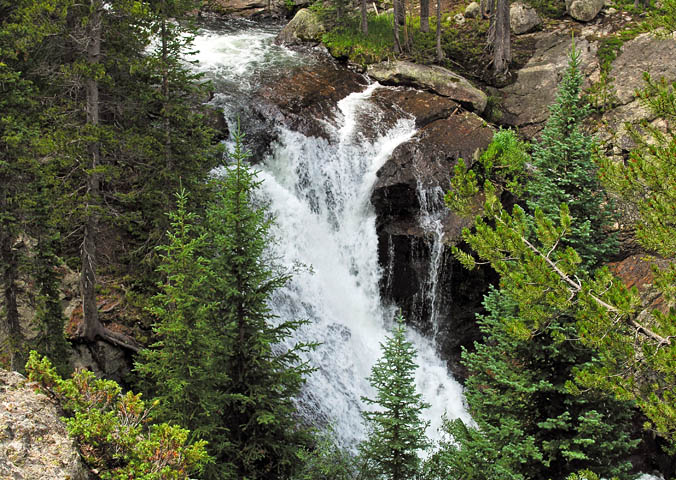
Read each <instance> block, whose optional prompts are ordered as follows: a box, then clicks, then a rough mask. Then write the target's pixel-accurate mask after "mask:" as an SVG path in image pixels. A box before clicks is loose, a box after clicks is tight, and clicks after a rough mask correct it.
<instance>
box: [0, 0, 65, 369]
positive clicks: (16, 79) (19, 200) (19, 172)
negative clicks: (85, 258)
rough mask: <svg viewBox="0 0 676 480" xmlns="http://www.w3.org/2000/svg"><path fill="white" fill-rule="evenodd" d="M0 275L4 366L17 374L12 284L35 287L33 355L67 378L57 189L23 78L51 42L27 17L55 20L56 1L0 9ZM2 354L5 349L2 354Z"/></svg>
mask: <svg viewBox="0 0 676 480" xmlns="http://www.w3.org/2000/svg"><path fill="white" fill-rule="evenodd" d="M0 11H1V12H2V14H3V15H2V18H1V19H0V58H2V61H0V85H1V86H0V112H2V113H1V117H0V256H1V257H0V265H2V268H0V271H1V272H2V279H1V280H0V282H1V283H2V286H3V293H4V295H3V298H2V300H1V301H0V303H2V304H3V310H2V317H3V322H2V327H3V328H2V330H3V331H4V332H3V333H5V334H6V335H5V339H6V340H7V342H8V349H7V350H6V351H7V352H8V353H9V364H10V366H11V367H12V368H15V369H18V370H22V369H23V363H24V361H25V358H26V357H25V353H26V352H27V349H28V345H27V339H26V338H25V335H24V332H23V330H22V326H21V325H20V323H21V322H20V320H23V321H30V320H31V319H27V318H23V319H20V315H19V310H18V302H19V297H20V296H24V298H25V296H27V295H29V292H27V291H25V290H22V289H20V288H19V283H20V282H19V281H20V280H21V283H24V284H28V285H35V287H36V288H35V292H34V293H33V294H32V295H33V298H34V301H35V303H36V304H37V322H36V323H37V325H33V326H35V327H37V328H31V330H33V331H35V330H37V336H34V335H30V337H31V338H30V342H31V343H32V347H33V348H38V349H39V350H40V351H41V352H42V353H46V354H50V355H51V356H53V358H54V360H55V363H56V365H57V367H58V368H59V370H60V371H61V372H63V373H66V372H67V371H68V358H67V356H68V355H67V342H66V340H65V338H64V331H63V330H64V318H63V314H62V312H61V302H60V298H59V295H60V292H59V290H58V280H59V275H58V273H57V271H56V266H57V264H58V262H59V260H58V258H57V256H56V249H57V245H58V241H57V240H58V229H57V228H56V223H57V219H56V218H55V215H54V212H53V211H52V208H51V206H52V205H53V204H54V202H55V195H54V193H55V189H54V185H55V184H56V183H57V181H56V179H55V175H54V171H53V170H52V169H51V168H50V162H49V161H47V160H46V158H45V157H47V154H46V152H48V149H47V148H46V146H47V145H46V144H45V142H44V140H43V138H42V135H41V131H42V129H43V128H44V119H43V118H42V113H41V111H42V105H40V103H39V101H38V99H39V98H40V96H41V92H40V87H39V85H36V84H35V82H33V81H32V80H31V79H30V78H29V76H28V75H26V71H29V70H30V69H31V65H32V64H33V62H34V61H35V60H34V57H35V56H37V55H33V53H34V52H35V51H36V50H38V47H39V46H40V45H41V44H42V43H43V42H44V41H45V39H46V38H48V37H49V36H51V35H52V34H53V33H54V32H55V31H56V28H55V26H54V25H47V24H38V25H35V24H33V23H32V22H31V21H30V18H26V17H27V15H26V13H27V12H29V13H30V12H41V13H42V14H43V15H49V16H51V17H53V18H55V19H59V18H61V17H62V14H63V10H62V9H61V5H60V3H59V2H53V3H45V2H38V3H35V2H32V3H29V2H24V1H20V2H5V1H2V2H0ZM3 350H5V349H4V348H3Z"/></svg>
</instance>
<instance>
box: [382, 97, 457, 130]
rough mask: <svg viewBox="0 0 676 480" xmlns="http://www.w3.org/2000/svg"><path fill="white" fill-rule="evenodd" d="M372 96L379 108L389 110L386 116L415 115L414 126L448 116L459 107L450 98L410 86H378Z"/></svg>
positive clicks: (420, 125)
mask: <svg viewBox="0 0 676 480" xmlns="http://www.w3.org/2000/svg"><path fill="white" fill-rule="evenodd" d="M372 98H373V101H374V102H375V103H376V104H377V105H378V106H380V108H381V109H383V110H384V111H386V112H391V114H390V115H388V118H391V119H396V118H397V116H400V115H401V113H402V112H403V113H405V114H406V115H411V116H413V117H415V126H416V128H422V127H425V126H427V125H429V124H430V123H432V122H434V121H436V120H441V119H443V118H448V117H450V116H451V115H452V114H453V113H454V112H457V111H458V110H460V108H461V107H460V104H458V103H457V102H455V101H453V100H451V99H450V98H447V97H440V96H439V95H435V94H433V93H430V92H426V91H423V90H414V89H412V88H379V89H377V90H376V91H375V92H374V93H373V96H372Z"/></svg>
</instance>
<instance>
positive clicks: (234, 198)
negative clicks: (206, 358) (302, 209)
mask: <svg viewBox="0 0 676 480" xmlns="http://www.w3.org/2000/svg"><path fill="white" fill-rule="evenodd" d="M243 137H244V136H243V134H241V133H240V132H239V131H237V132H235V133H234V140H235V147H234V150H233V151H232V152H231V154H230V158H231V160H232V162H231V163H230V164H229V165H227V166H226V170H225V173H224V175H223V177H222V178H221V179H220V180H218V181H217V182H215V187H216V193H215V198H214V201H213V202H212V203H210V204H209V206H208V207H207V214H206V219H205V226H206V229H207V233H208V235H210V237H211V239H212V240H211V243H210V245H209V247H210V248H209V249H208V250H207V255H208V258H210V259H212V268H213V271H214V273H215V274H216V279H215V282H214V284H213V288H214V292H215V293H216V294H217V296H218V301H219V306H218V312H217V316H218V319H219V322H221V323H222V325H223V327H221V328H228V329H229V330H230V331H231V332H232V338H231V340H230V344H229V348H228V352H227V356H226V357H225V358H223V359H222V362H223V368H224V369H225V371H227V372H228V373H229V375H230V378H231V380H230V383H229V385H228V387H227V388H226V389H225V390H224V391H225V393H226V400H225V402H224V404H223V409H224V412H225V415H224V425H223V426H224V427H225V428H227V429H228V430H229V432H230V443H229V445H228V446H227V449H226V451H225V454H224V456H223V458H221V460H222V461H225V460H227V461H229V462H232V464H233V466H234V469H235V472H236V478H238V479H244V478H246V479H250V480H254V479H266V480H274V479H281V478H288V477H289V476H290V475H291V474H293V472H294V471H295V470H296V469H297V468H298V454H299V452H300V451H301V450H302V449H303V448H305V447H306V446H308V445H310V444H311V442H312V436H311V434H310V431H309V430H308V429H307V428H306V427H304V426H303V425H302V424H301V422H300V421H299V419H298V418H296V407H295V405H294V402H293V399H294V397H296V395H298V393H299V392H300V388H301V387H302V385H303V383H304V381H305V375H306V374H307V373H309V372H310V371H311V369H310V367H309V366H308V365H307V364H305V363H303V362H301V360H300V358H299V353H300V352H301V351H302V350H305V349H308V348H312V345H307V344H296V345H295V346H293V347H291V348H286V347H283V346H282V345H283V344H284V341H285V340H287V339H288V337H289V336H290V335H291V334H292V332H293V331H294V330H295V329H297V328H298V327H299V326H301V325H302V324H303V323H304V322H303V321H296V320H289V321H281V322H279V321H277V320H276V319H275V318H273V315H272V314H271V312H270V308H269V306H268V301H269V299H270V296H271V295H272V293H273V292H274V291H275V290H276V289H278V288H280V287H281V286H283V285H284V284H285V283H286V282H287V281H288V278H289V277H288V275H287V274H286V273H284V272H282V271H280V268H279V267H278V266H277V265H275V264H274V263H273V262H272V261H271V260H270V259H269V257H268V253H267V248H268V244H269V243H270V242H271V241H272V240H271V237H270V227H271V225H272V219H271V218H270V216H269V213H268V210H267V208H266V207H265V205H262V206H260V205H257V204H256V201H255V198H254V194H255V192H256V190H257V189H258V187H259V185H260V181H259V180H258V179H257V173H256V172H255V171H253V170H252V169H251V168H250V167H249V166H248V165H247V164H246V160H247V158H248V157H249V155H250V154H249V152H247V151H245V150H243V147H242V140H243Z"/></svg>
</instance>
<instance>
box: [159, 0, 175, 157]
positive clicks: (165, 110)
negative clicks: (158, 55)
mask: <svg viewBox="0 0 676 480" xmlns="http://www.w3.org/2000/svg"><path fill="white" fill-rule="evenodd" d="M168 16H169V15H168V13H167V0H162V25H161V29H160V37H161V39H162V116H163V121H164V162H165V165H166V168H167V169H168V170H172V169H173V165H172V163H173V162H172V158H171V125H170V116H169V108H170V107H169V68H168V66H167V65H168V63H169V46H168V43H169V38H168V37H169V32H168V31H167V18H168Z"/></svg>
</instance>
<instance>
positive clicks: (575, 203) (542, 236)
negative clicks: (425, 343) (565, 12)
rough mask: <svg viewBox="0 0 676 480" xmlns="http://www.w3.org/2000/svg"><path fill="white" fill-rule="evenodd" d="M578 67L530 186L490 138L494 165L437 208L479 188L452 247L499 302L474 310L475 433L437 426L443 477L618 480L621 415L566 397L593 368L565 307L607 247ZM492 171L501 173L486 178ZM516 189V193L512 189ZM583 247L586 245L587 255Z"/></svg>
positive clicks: (596, 400) (585, 398) (620, 406)
mask: <svg viewBox="0 0 676 480" xmlns="http://www.w3.org/2000/svg"><path fill="white" fill-rule="evenodd" d="M578 67H579V59H578V55H577V53H576V52H575V51H573V52H572V53H571V61H570V64H569V68H568V71H567V73H566V76H565V77H564V80H563V82H562V85H561V87H560V90H559V95H558V96H557V101H556V103H555V104H554V106H553V107H552V109H551V110H552V115H551V117H550V120H549V121H548V123H547V127H546V128H545V131H544V133H543V135H542V139H541V141H540V143H539V144H537V145H535V146H534V153H533V164H534V167H535V173H534V174H533V175H532V176H530V177H529V176H528V175H526V174H519V172H518V171H516V170H514V168H513V167H519V165H523V166H525V162H523V158H522V157H523V149H522V148H520V147H519V146H518V145H517V144H514V143H513V142H507V141H506V140H508V139H509V138H502V137H500V139H499V140H500V141H499V142H497V143H496V144H495V148H493V150H494V151H495V153H496V154H497V157H496V158H493V156H492V155H490V156H488V158H484V157H482V162H479V164H478V167H483V170H482V169H481V168H479V170H478V173H477V172H474V171H470V170H467V169H466V168H465V167H464V166H463V165H461V166H460V167H459V168H457V169H456V173H457V174H459V175H460V178H458V179H454V182H453V184H454V185H455V186H456V187H457V192H456V193H455V194H449V196H448V202H449V204H450V205H452V206H456V207H457V206H458V205H459V206H461V207H462V206H465V205H466V202H464V201H463V198H462V197H463V196H468V195H473V194H474V193H476V191H477V188H478V185H479V182H480V181H482V180H483V181H484V192H485V195H486V202H485V204H484V212H483V213H484V216H485V217H484V218H478V219H477V221H476V223H475V230H474V231H469V230H466V231H465V232H464V234H463V237H464V239H465V240H466V241H467V243H468V244H469V245H470V246H471V248H472V249H473V250H474V251H475V252H476V253H477V255H478V256H479V257H480V258H481V259H487V260H489V262H490V264H491V266H493V268H495V270H496V271H497V272H498V273H499V274H500V290H494V291H493V292H492V293H491V294H490V295H488V296H487V297H486V298H485V304H484V305H485V308H486V311H487V314H486V316H485V317H481V319H480V325H481V330H482V332H483V334H484V342H483V343H481V344H476V345H475V348H476V351H475V352H474V353H468V352H465V353H464V354H463V361H464V362H465V365H466V366H467V368H468V369H469V371H470V373H471V375H470V379H469V380H468V382H467V392H466V393H467V399H468V405H469V408H470V412H471V413H472V415H473V418H474V419H475V421H476V423H477V425H478V429H477V430H473V429H468V428H466V427H465V426H464V425H462V424H461V423H460V422H459V421H455V422H450V423H448V424H447V429H448V432H449V433H450V434H451V436H452V437H453V439H454V441H455V442H458V444H459V446H456V444H454V443H453V442H450V443H448V444H447V445H445V449H444V451H442V453H440V457H439V458H440V464H441V465H443V464H444V462H445V463H446V464H447V465H448V468H447V470H448V471H450V472H451V473H452V474H454V475H460V476H467V477H468V478H478V477H477V476H476V475H477V474H476V472H474V473H472V472H471V471H469V470H470V469H469V468H468V467H467V462H474V463H473V464H472V463H470V464H471V465H472V466H476V465H480V466H481V467H480V468H479V470H480V471H485V472H490V473H486V475H487V476H486V477H483V478H496V479H497V478H514V479H529V478H533V479H535V478H563V477H565V476H567V475H569V474H571V473H574V472H575V471H577V470H580V469H583V468H587V469H590V470H592V471H594V472H596V473H599V474H601V475H616V476H618V477H620V478H627V476H628V474H627V471H628V469H629V467H630V465H629V463H628V460H627V459H628V456H629V454H630V452H631V450H632V449H633V448H635V447H636V445H637V440H634V439H632V438H631V437H630V432H631V431H632V425H631V419H632V416H633V408H632V404H631V403H630V402H623V401H619V400H615V399H613V397H612V396H611V394H610V393H609V392H607V391H602V390H600V389H598V388H593V387H592V388H590V389H588V390H586V391H584V392H582V391H579V390H578V389H576V388H575V387H574V386H573V384H574V381H575V378H576V374H577V372H578V371H579V370H581V369H585V368H587V367H588V366H590V365H594V364H595V363H596V361H597V360H596V358H595V352H594V350H592V349H591V348H589V346H588V345H585V344H583V343H582V342H581V341H580V336H579V334H580V331H579V323H578V320H579V318H580V315H581V314H582V311H583V310H584V307H582V306H581V305H580V304H578V303H575V302H571V300H572V299H573V298H574V297H575V295H576V294H577V293H578V292H579V291H580V290H582V289H583V287H582V285H581V282H582V281H581V280H579V278H583V277H588V276H589V274H590V269H591V268H592V267H593V266H595V265H597V264H599V263H600V262H602V261H603V260H604V258H605V256H607V255H608V254H609V253H610V251H611V250H612V248H613V246H614V242H615V240H614V239H612V240H610V241H608V240H607V239H606V235H607V232H606V231H605V229H606V227H607V223H608V219H609V213H608V211H607V210H606V209H605V207H604V206H603V205H602V204H601V199H603V198H604V196H603V193H602V190H601V187H600V184H599V182H598V180H595V179H594V178H595V176H596V175H595V172H596V170H595V167H594V166H593V162H592V161H591V155H592V142H591V140H590V139H589V138H588V137H585V136H584V135H583V134H581V133H580V131H579V127H580V121H581V120H582V118H583V117H584V115H585V111H586V108H585V107H584V104H583V103H581V100H580V98H579V93H580V92H579V89H580V85H581V77H580V75H579V70H578ZM510 145H511V147H509V146H510ZM497 147H509V148H497ZM490 152H491V149H489V151H488V152H486V155H488V154H489V153H490ZM510 152H511V153H510ZM495 164H500V165H502V164H504V165H506V166H507V167H508V168H507V169H503V168H500V169H496V168H491V167H492V166H493V165H495ZM501 172H506V174H503V173H501ZM524 180H525V188H524V189H523V190H521V189H518V188H514V185H518V184H519V181H524ZM496 185H497V186H496ZM502 189H507V190H510V191H512V190H513V192H511V193H513V194H516V195H517V196H519V195H523V194H524V193H525V195H526V197H527V204H528V206H529V207H530V212H527V211H524V209H523V208H521V207H520V206H519V205H516V206H514V207H513V209H512V212H511V213H509V212H508V211H507V210H506V209H505V207H504V206H503V205H502V204H501V202H500V200H499V196H498V191H502ZM573 211H574V212H575V213H574V214H573V215H571V213H572V212H573ZM576 225H581V227H579V228H578V227H576ZM592 240H593V241H596V245H589V242H591V241H592ZM573 247H575V249H574V248H573ZM578 247H581V248H582V251H581V253H578V252H577V251H576V248H578ZM456 253H457V255H458V258H459V259H460V260H461V261H462V262H464V263H465V264H466V265H468V266H472V265H473V264H474V262H475V260H474V258H473V257H472V256H470V255H468V254H465V253H462V252H459V251H458V250H457V249H456ZM581 257H582V258H581ZM575 275H577V276H575ZM441 471H442V472H444V470H443V469H441Z"/></svg>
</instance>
